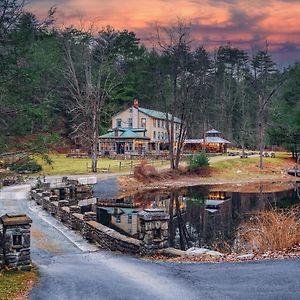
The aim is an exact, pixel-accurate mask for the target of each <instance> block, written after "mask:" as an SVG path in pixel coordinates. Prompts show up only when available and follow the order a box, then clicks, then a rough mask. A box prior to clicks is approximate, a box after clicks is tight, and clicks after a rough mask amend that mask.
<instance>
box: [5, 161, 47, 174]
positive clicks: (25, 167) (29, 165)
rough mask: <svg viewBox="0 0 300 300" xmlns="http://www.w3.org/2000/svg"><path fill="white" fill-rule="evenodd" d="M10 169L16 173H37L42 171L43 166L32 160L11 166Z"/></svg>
mask: <svg viewBox="0 0 300 300" xmlns="http://www.w3.org/2000/svg"><path fill="white" fill-rule="evenodd" d="M9 169H10V170H11V171H15V172H17V173H20V174H23V173H37V172H40V171H42V166H41V165H40V164H38V163H37V162H35V161H33V160H30V161H26V162H18V163H13V164H11V165H9Z"/></svg>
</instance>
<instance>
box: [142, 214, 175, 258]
mask: <svg viewBox="0 0 300 300" xmlns="http://www.w3.org/2000/svg"><path fill="white" fill-rule="evenodd" d="M138 217H139V226H140V234H139V239H140V240H142V246H141V254H143V255H151V254H154V253H155V252H156V251H157V250H158V249H162V248H167V247H168V236H169V230H168V221H169V219H170V215H169V214H167V213H166V212H165V211H164V210H163V209H145V210H143V211H142V212H140V213H139V214H138Z"/></svg>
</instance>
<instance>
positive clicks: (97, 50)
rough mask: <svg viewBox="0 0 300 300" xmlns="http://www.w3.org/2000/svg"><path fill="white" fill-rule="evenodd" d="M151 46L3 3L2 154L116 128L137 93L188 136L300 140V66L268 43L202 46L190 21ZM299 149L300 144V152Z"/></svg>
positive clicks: (243, 141)
mask: <svg viewBox="0 0 300 300" xmlns="http://www.w3.org/2000/svg"><path fill="white" fill-rule="evenodd" d="M156 42H157V43H156V44H157V47H155V48H153V49H148V48H146V47H145V46H144V45H142V44H141V43H140V41H139V39H138V38H137V37H136V35H135V33H134V32H131V31H128V30H121V31H118V30H115V29H114V28H112V27H110V26H107V27H105V28H103V29H101V30H100V31H99V32H95V31H93V30H92V29H90V30H83V29H79V28H75V27H67V28H64V29H58V28H57V27H56V23H55V9H50V11H49V14H48V17H47V18H46V19H45V20H43V21H41V20H39V19H38V18H37V17H36V16H35V15H33V14H32V13H30V12H28V11H27V10H26V9H25V8H24V7H23V3H22V2H21V1H18V0H4V1H1V2H0V112H1V113H0V152H7V151H10V150H11V149H18V148H22V149H23V150H24V149H25V150H27V151H28V152H32V153H36V152H41V153H42V152H43V151H44V150H45V149H46V148H47V147H48V146H49V145H50V144H51V143H53V142H57V141H59V144H61V145H63V144H64V143H69V144H70V145H72V143H74V141H75V140H77V141H78V139H81V141H82V142H83V143H84V142H85V143H87V144H88V145H91V146H92V147H95V145H94V144H95V143H94V141H95V137H93V134H94V133H96V134H100V133H104V132H106V130H107V128H108V127H109V120H110V117H111V116H112V115H113V114H114V113H115V112H117V111H119V110H121V109H123V108H124V107H127V106H128V105H130V104H131V103H132V100H133V99H134V98H136V97H137V98H138V99H140V103H141V106H143V107H147V108H152V109H157V110H162V111H169V112H171V113H172V114H174V115H176V116H178V117H181V118H182V119H183V120H184V121H185V123H186V126H187V128H186V129H187V133H186V135H187V137H191V138H199V137H202V136H203V132H204V131H205V130H207V129H210V128H216V129H218V130H220V131H221V132H222V133H223V135H224V137H226V138H227V139H229V140H231V141H232V142H233V143H234V145H235V146H238V147H245V148H251V149H254V148H256V149H257V148H263V147H265V146H273V145H279V146H283V147H286V148H288V149H289V150H290V151H292V152H293V155H295V154H296V152H297V147H299V143H300V63H298V62H296V63H295V64H294V65H292V66H290V67H289V68H287V69H285V70H279V69H278V68H277V67H276V64H275V62H274V61H273V59H272V56H271V54H270V53H269V52H268V46H267V44H266V47H265V48H264V49H260V50H257V51H256V52H255V53H254V54H253V55H250V54H249V53H247V52H245V51H244V50H242V49H238V48H235V47H233V46H232V45H230V44H227V45H220V46H219V48H217V49H216V50H215V51H214V52H213V53H211V52H208V51H207V50H206V49H205V47H196V46H195V45H197V41H195V40H192V38H191V37H190V30H189V25H188V24H185V23H184V22H182V21H180V20H179V21H178V22H177V23H176V24H174V25H170V26H169V27H167V28H166V27H158V28H157V41H156ZM298 151H299V150H298Z"/></svg>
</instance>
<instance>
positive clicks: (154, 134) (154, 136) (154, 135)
mask: <svg viewBox="0 0 300 300" xmlns="http://www.w3.org/2000/svg"><path fill="white" fill-rule="evenodd" d="M153 138H154V139H156V132H155V131H153Z"/></svg>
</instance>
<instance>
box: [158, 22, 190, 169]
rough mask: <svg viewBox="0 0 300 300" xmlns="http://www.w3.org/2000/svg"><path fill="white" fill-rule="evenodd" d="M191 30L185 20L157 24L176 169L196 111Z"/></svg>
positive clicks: (162, 86) (163, 94) (171, 153)
mask: <svg viewBox="0 0 300 300" xmlns="http://www.w3.org/2000/svg"><path fill="white" fill-rule="evenodd" d="M189 31H190V27H189V25H188V24H186V23H185V22H184V21H182V20H178V22H177V23H176V24H175V25H173V26H170V27H159V26H158V27H157V41H158V45H159V50H160V51H161V53H162V59H163V60H165V64H164V67H162V69H161V72H160V77H161V78H160V79H161V80H160V94H161V99H162V102H163V103H164V106H165V114H166V126H167V132H168V144H169V157H170V165H171V168H172V169H177V168H178V166H179V162H180V158H181V154H182V150H183V147H184V141H185V139H186V136H187V120H188V118H189V115H190V113H191V110H192V105H190V104H191V102H192V99H193V93H194V89H193V87H194V86H193V84H194V75H193V73H192V72H191V70H190V66H191V53H190V44H191V42H192V41H191V39H190V36H189ZM176 117H178V118H179V119H180V120H177V119H176ZM176 126H177V129H178V130H176Z"/></svg>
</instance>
